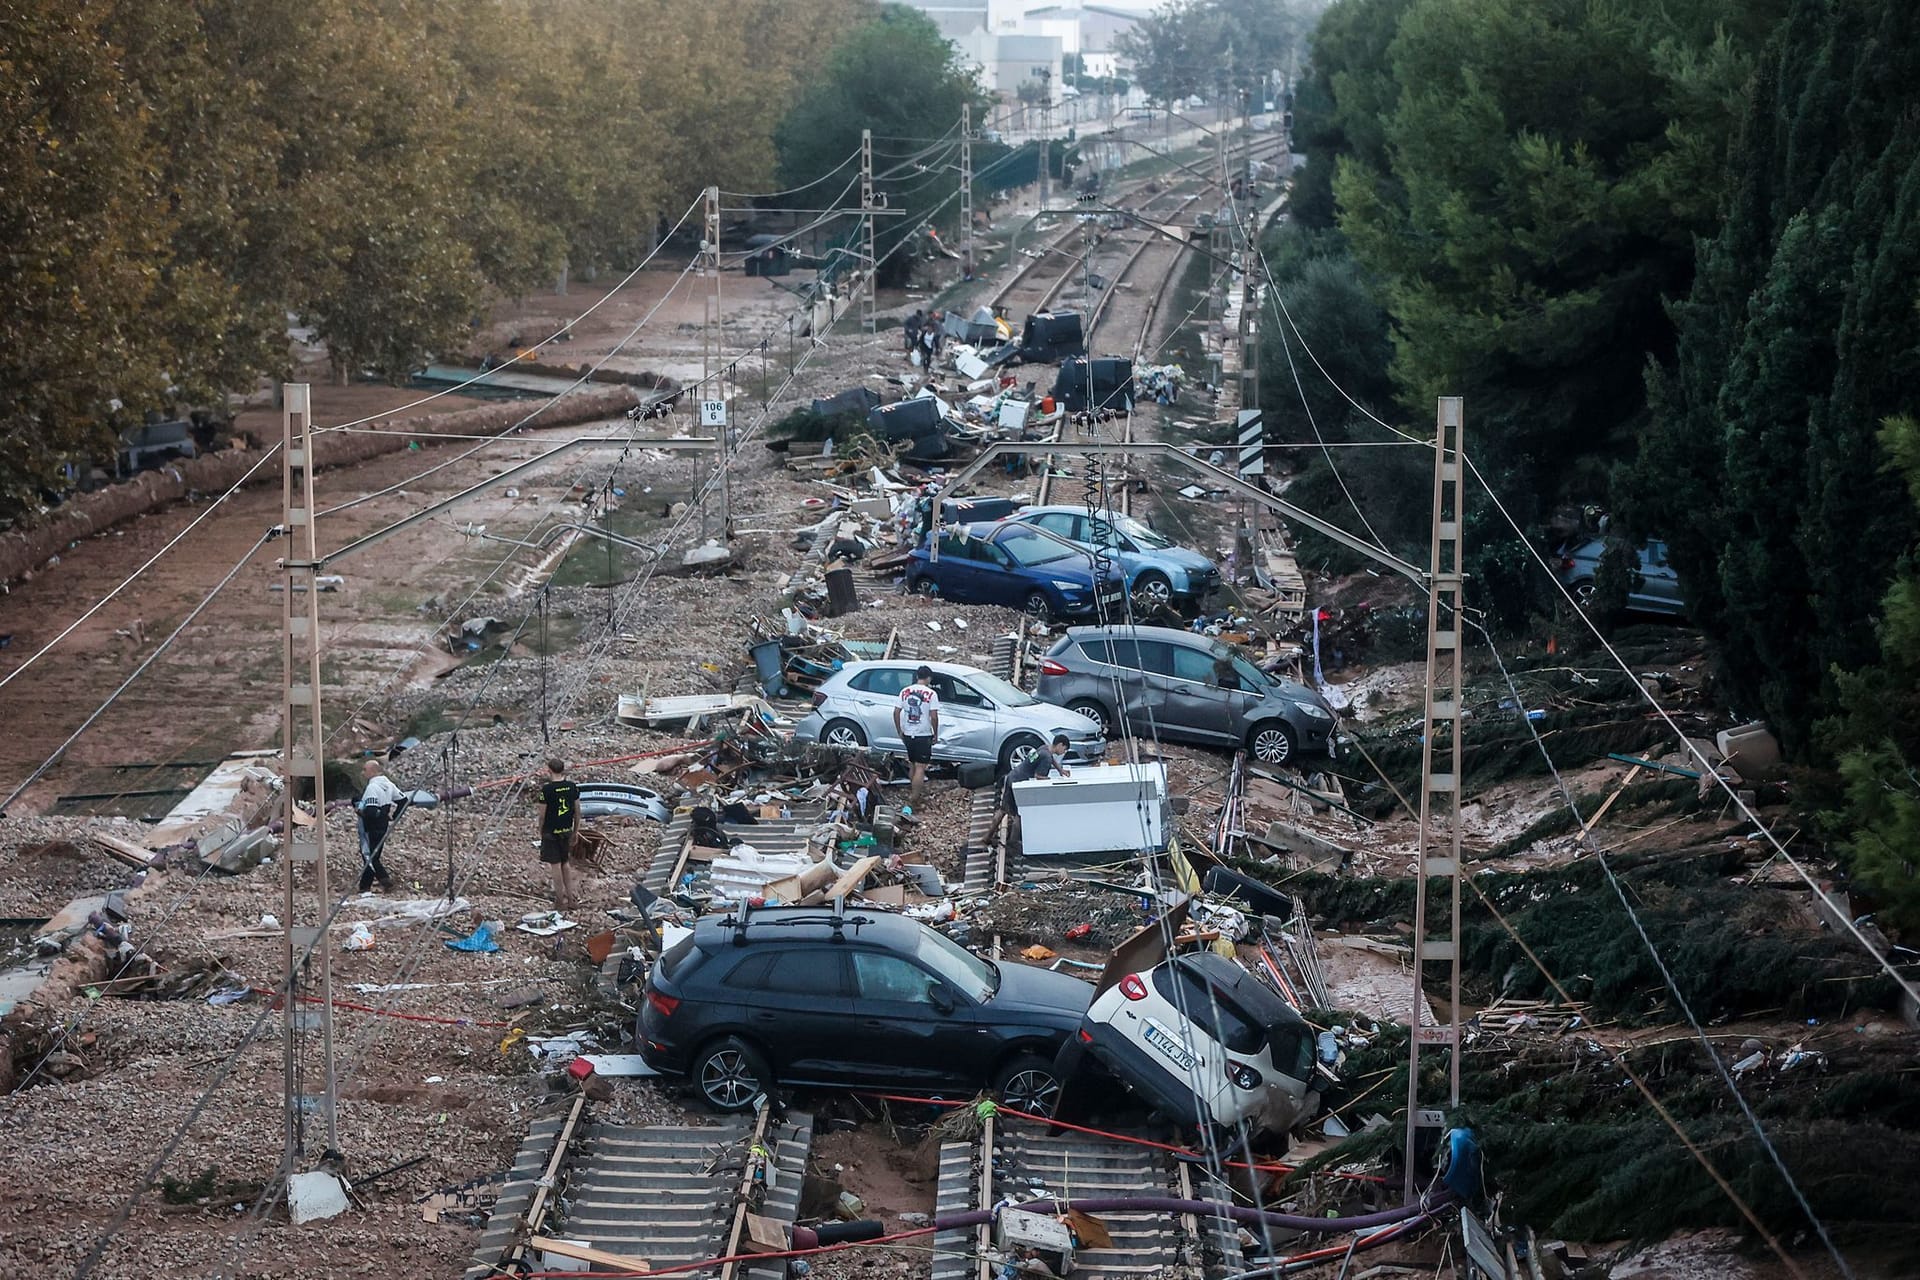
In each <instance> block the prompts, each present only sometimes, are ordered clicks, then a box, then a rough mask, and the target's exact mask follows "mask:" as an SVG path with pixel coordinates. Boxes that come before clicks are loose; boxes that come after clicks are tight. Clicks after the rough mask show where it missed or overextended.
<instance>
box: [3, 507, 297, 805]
mask: <svg viewBox="0 0 1920 1280" xmlns="http://www.w3.org/2000/svg"><path fill="white" fill-rule="evenodd" d="M278 532H279V531H278V529H270V530H268V531H267V532H266V533H263V534H261V535H260V538H259V540H258V541H257V542H255V543H254V544H253V545H252V546H251V547H248V548H247V550H246V554H244V555H242V556H241V557H240V559H238V560H237V561H235V562H234V565H233V568H231V569H229V570H227V573H226V576H225V577H223V578H221V579H220V581H219V582H217V583H215V584H214V586H213V589H212V590H210V591H208V592H207V593H206V594H205V595H203V596H201V597H200V600H199V602H198V603H197V604H195V605H194V606H193V608H192V609H190V610H188V611H187V616H186V617H184V618H182V619H181V620H180V623H179V625H178V626H176V627H174V629H173V630H172V631H171V632H169V633H168V634H167V637H166V639H164V640H162V641H161V642H160V643H159V644H157V645H155V646H154V649H153V652H152V653H149V654H148V655H147V656H146V657H144V658H142V659H141V660H140V665H138V666H136V667H135V668H134V669H133V670H132V671H131V672H129V673H128V675H127V678H126V679H125V680H122V681H121V682H120V684H119V686H118V687H117V688H115V689H114V691H113V692H112V693H110V694H108V695H107V697H106V700H105V701H103V702H102V703H101V704H100V705H99V706H97V707H95V708H94V709H93V711H92V713H91V714H89V715H88V716H87V718H86V719H85V720H83V721H81V722H80V727H79V728H77V729H75V730H74V731H73V732H72V733H70V734H68V735H67V739H66V741H65V742H62V743H61V744H60V745H59V746H57V747H55V748H54V749H53V752H52V754H50V755H49V756H48V757H47V758H46V759H45V760H43V761H42V762H41V763H40V766H39V767H38V768H36V769H35V770H34V771H33V772H32V773H30V774H28V775H27V776H26V778H25V779H24V780H22V781H21V782H20V783H19V785H17V786H16V787H14V789H13V790H12V791H11V792H9V793H8V795H7V798H6V799H5V800H3V801H0V815H4V814H5V813H6V809H7V806H8V805H10V804H12V803H13V802H14V801H15V800H18V799H19V798H20V793H21V792H23V791H25V790H26V789H27V788H28V787H30V786H32V785H33V784H34V783H36V782H38V781H39V780H40V779H41V777H42V776H44V775H45V774H46V772H47V770H49V769H51V768H52V767H53V766H54V765H55V764H56V763H57V762H58V761H59V759H60V757H61V756H63V755H65V754H66V752H67V749H68V748H69V747H71V746H73V744H74V743H76V742H78V741H79V740H80V736H81V735H82V734H84V733H85V732H86V731H87V730H89V729H91V728H92V727H93V726H94V725H95V724H97V723H98V722H99V720H100V717H101V716H103V715H105V714H106V713H107V708H109V707H111V706H112V705H113V704H114V703H116V702H118V701H119V700H120V697H121V695H122V694H124V693H126V691H127V690H128V689H130V688H132V687H133V685H134V683H135V682H136V681H138V680H139V679H140V677H141V676H143V675H145V674H146V673H147V668H149V667H151V666H152V665H153V664H154V663H155V662H157V661H159V659H160V656H161V655H162V654H164V653H166V652H167V650H169V649H171V648H172V647H173V643H174V641H176V640H178V639H179V638H180V636H181V635H182V634H183V633H184V632H185V631H186V629H187V628H188V627H190V626H192V625H193V624H194V623H195V622H196V621H198V620H199V617H200V615H201V614H202V613H205V612H206V610H207V606H208V605H210V604H212V603H213V602H214V601H215V600H216V599H218V598H219V596H220V593H221V592H222V591H224V590H226V588H227V585H228V584H229V583H231V582H232V581H233V580H234V579H235V578H237V577H238V576H240V570H242V569H244V568H246V566H247V562H248V561H249V560H251V559H253V557H254V555H255V553H257V552H258V551H259V550H260V548H261V547H264V546H266V545H267V543H268V541H269V540H271V539H272V538H273V537H275V536H276V534H277V533H278Z"/></svg>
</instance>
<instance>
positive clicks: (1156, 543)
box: [1113, 516, 1175, 551]
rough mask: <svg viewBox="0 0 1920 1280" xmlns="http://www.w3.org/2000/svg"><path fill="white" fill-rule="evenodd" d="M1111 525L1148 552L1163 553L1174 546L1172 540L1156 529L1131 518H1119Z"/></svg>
mask: <svg viewBox="0 0 1920 1280" xmlns="http://www.w3.org/2000/svg"><path fill="white" fill-rule="evenodd" d="M1113 523H1114V524H1115V525H1116V526H1117V527H1118V528H1119V530H1120V532H1122V533H1124V534H1126V535H1127V536H1128V537H1129V538H1132V539H1133V540H1134V541H1135V542H1137V543H1139V544H1140V545H1141V546H1142V547H1145V548H1146V549H1147V550H1148V551H1165V550H1167V548H1169V547H1171V546H1173V545H1175V544H1174V541H1173V539H1172V538H1169V537H1168V536H1167V535H1166V534H1164V533H1161V532H1160V531H1159V530H1158V529H1155V528H1153V527H1151V526H1150V525H1147V524H1145V523H1143V522H1141V521H1139V520H1136V519H1134V518H1133V517H1132V516H1121V517H1119V518H1118V519H1117V520H1115V521H1114V522H1113Z"/></svg>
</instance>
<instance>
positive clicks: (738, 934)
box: [723, 898, 753, 947]
mask: <svg viewBox="0 0 1920 1280" xmlns="http://www.w3.org/2000/svg"><path fill="white" fill-rule="evenodd" d="M752 912H753V904H752V903H751V902H749V901H747V900H746V899H745V898H742V899H740V902H739V905H737V906H736V907H734V909H733V911H732V913H731V914H729V915H728V916H727V919H726V924H725V925H724V926H723V927H724V928H727V929H730V930H732V931H733V945H734V946H736V947H744V946H746V945H747V917H748V916H749V915H751V914H752Z"/></svg>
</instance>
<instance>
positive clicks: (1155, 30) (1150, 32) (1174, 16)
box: [1115, 0, 1318, 102]
mask: <svg viewBox="0 0 1920 1280" xmlns="http://www.w3.org/2000/svg"><path fill="white" fill-rule="evenodd" d="M1317 8H1318V6H1317V5H1311V4H1306V3H1300V2H1298V0H1294V2H1292V3H1285V2H1283V0H1170V2H1169V3H1168V4H1167V5H1166V6H1165V7H1163V8H1160V9H1157V10H1155V11H1154V12H1153V13H1151V14H1149V15H1147V16H1146V17H1144V18H1142V19H1141V20H1140V21H1138V22H1136V23H1135V24H1134V25H1133V26H1132V27H1131V28H1130V29H1129V30H1127V31H1126V32H1124V33H1122V34H1121V36H1120V37H1119V39H1118V40H1117V41H1116V42H1115V44H1116V46H1117V48H1118V49H1119V51H1120V53H1121V54H1122V55H1123V56H1124V57H1125V58H1126V60H1127V61H1128V63H1129V64H1130V65H1131V66H1132V67H1133V68H1134V78H1135V80H1136V82H1137V83H1138V84H1139V85H1140V87H1141V88H1142V89H1144V90H1145V91H1146V93H1147V96H1148V97H1150V98H1153V99H1154V100H1156V101H1159V102H1173V101H1175V100H1177V99H1180V98H1186V97H1191V96H1193V95H1194V94H1200V95H1203V96H1205V97H1208V98H1212V97H1214V96H1215V95H1216V94H1219V93H1222V92H1231V93H1233V94H1235V95H1236V96H1237V95H1238V94H1240V93H1242V92H1253V93H1257V92H1261V91H1262V90H1263V89H1264V87H1265V86H1267V85H1269V84H1271V83H1272V77H1273V76H1275V75H1282V76H1291V75H1292V74H1293V73H1294V72H1295V70H1296V69H1297V68H1298V65H1299V58H1300V50H1301V47H1302V45H1303V44H1304V43H1305V40H1306V36H1307V32H1308V31H1309V29H1310V28H1311V26H1312V21H1313V16H1314V14H1315V13H1316V11H1317Z"/></svg>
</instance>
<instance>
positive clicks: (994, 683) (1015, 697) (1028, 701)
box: [967, 671, 1040, 707]
mask: <svg viewBox="0 0 1920 1280" xmlns="http://www.w3.org/2000/svg"><path fill="white" fill-rule="evenodd" d="M967 683H968V684H970V685H972V686H973V687H974V688H976V689H978V690H979V691H980V692H982V693H984V694H986V695H987V696H988V697H989V698H991V699H993V701H994V703H995V705H997V706H1002V707H1035V706H1039V705H1040V699H1038V698H1036V697H1034V696H1033V695H1032V694H1030V693H1027V692H1025V691H1024V690H1022V689H1021V688H1020V687H1019V686H1017V685H1014V684H1010V683H1008V682H1007V681H1005V680H1002V679H1001V678H1000V677H999V676H995V675H988V674H987V673H986V672H984V671H982V672H980V673H979V674H978V675H971V674H970V675H968V676H967Z"/></svg>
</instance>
